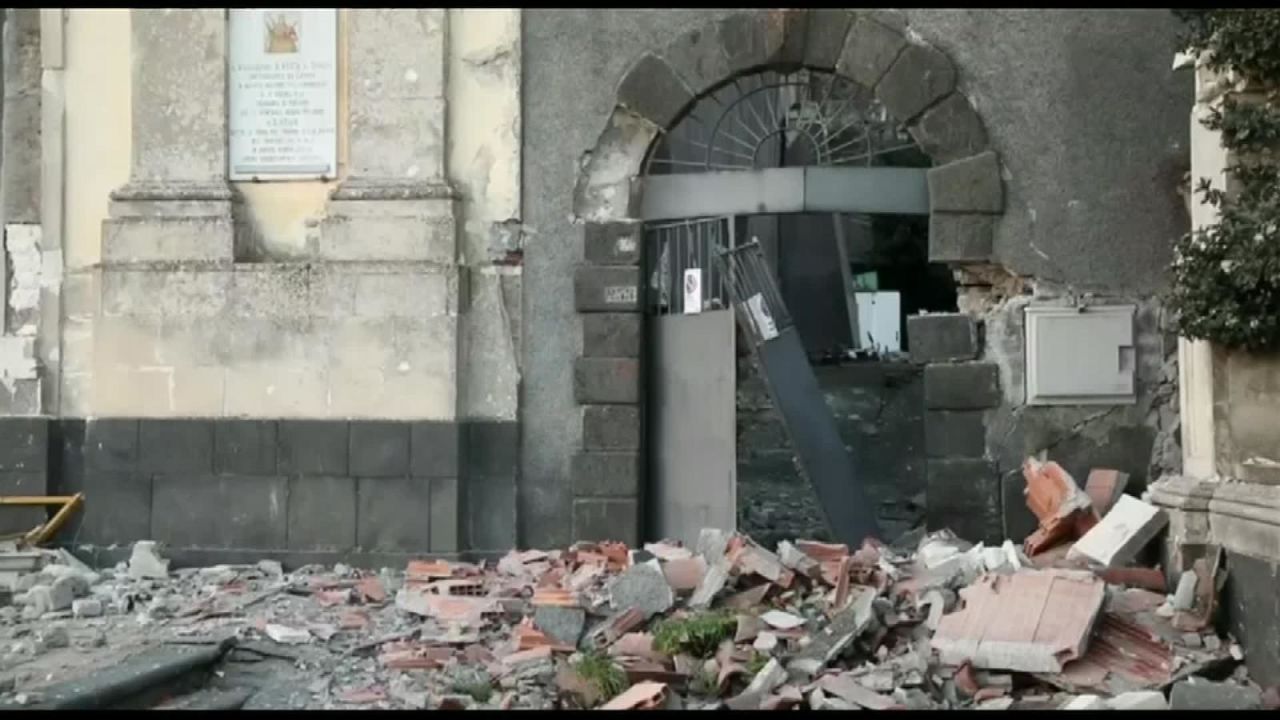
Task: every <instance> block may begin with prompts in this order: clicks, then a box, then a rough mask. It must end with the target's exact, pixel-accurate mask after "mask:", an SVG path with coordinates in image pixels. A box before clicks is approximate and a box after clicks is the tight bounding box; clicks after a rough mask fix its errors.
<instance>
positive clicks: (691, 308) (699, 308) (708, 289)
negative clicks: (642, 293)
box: [645, 217, 734, 316]
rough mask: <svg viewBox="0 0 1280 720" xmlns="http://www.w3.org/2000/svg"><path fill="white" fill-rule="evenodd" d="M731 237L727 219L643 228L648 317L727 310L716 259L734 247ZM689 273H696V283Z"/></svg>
mask: <svg viewBox="0 0 1280 720" xmlns="http://www.w3.org/2000/svg"><path fill="white" fill-rule="evenodd" d="M733 235H734V233H733V220H732V218H729V217H718V218H699V219H693V220H680V221H676V222H667V223H649V224H647V225H645V257H646V258H647V264H648V269H647V277H648V293H647V300H646V308H647V310H648V313H649V314H650V315H659V316H661V315H694V314H698V313H702V312H708V311H711V310H727V309H729V294H728V292H729V289H728V287H727V286H726V284H725V278H724V274H723V273H722V272H720V269H719V268H718V267H717V264H716V261H715V257H716V253H717V252H720V251H722V250H727V249H732V248H733V247H734V240H733ZM691 270H698V271H700V272H698V273H696V274H695V278H696V280H695V279H693V278H690V273H689V271H691ZM691 282H693V285H692V286H689V284H690V283H691Z"/></svg>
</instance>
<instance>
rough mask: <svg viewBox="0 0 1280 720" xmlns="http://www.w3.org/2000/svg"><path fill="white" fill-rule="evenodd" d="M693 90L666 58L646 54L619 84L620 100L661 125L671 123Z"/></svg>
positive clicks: (640, 114) (686, 103)
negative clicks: (686, 85) (668, 63)
mask: <svg viewBox="0 0 1280 720" xmlns="http://www.w3.org/2000/svg"><path fill="white" fill-rule="evenodd" d="M692 100H693V93H692V92H690V90H689V88H687V87H685V84H684V81H683V80H681V79H680V76H678V75H676V73H675V71H674V70H672V69H671V66H669V65H667V63H666V61H664V60H663V59H661V58H659V57H657V56H655V55H652V54H646V55H645V56H644V57H642V58H640V60H639V62H637V63H636V64H635V65H634V66H632V68H631V70H630V71H628V72H627V75H626V77H624V78H623V79H622V84H621V85H620V86H619V87H618V102H619V103H620V104H621V105H622V106H623V107H625V108H627V109H628V110H631V111H632V112H634V113H636V114H637V115H639V116H641V117H643V118H645V119H647V120H649V121H650V122H652V123H653V124H654V125H657V126H658V127H661V128H665V127H668V126H669V125H671V123H672V121H674V120H675V119H676V116H677V115H678V114H679V113H680V111H681V110H683V109H684V107H685V106H686V105H688V104H689V103H690V102H691V101H692Z"/></svg>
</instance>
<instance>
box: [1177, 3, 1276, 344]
mask: <svg viewBox="0 0 1280 720" xmlns="http://www.w3.org/2000/svg"><path fill="white" fill-rule="evenodd" d="M1174 14H1175V15H1177V16H1178V17H1179V19H1181V20H1182V21H1183V23H1184V30H1185V34H1184V36H1183V38H1182V40H1183V43H1184V45H1183V46H1184V47H1185V48H1187V49H1188V50H1189V51H1190V52H1192V53H1195V54H1198V55H1199V54H1202V55H1203V56H1204V57H1205V65H1206V66H1207V67H1208V68H1209V69H1210V70H1213V71H1215V72H1220V73H1224V72H1227V71H1232V72H1234V73H1235V74H1236V75H1238V76H1239V77H1241V78H1244V79H1247V80H1249V81H1250V83H1251V84H1252V85H1253V86H1254V87H1257V88H1259V90H1260V95H1259V96H1258V97H1256V98H1255V99H1252V100H1249V101H1242V100H1240V99H1238V98H1233V97H1228V98H1226V99H1224V101H1223V102H1222V104H1221V107H1220V108H1217V109H1215V110H1213V111H1212V112H1211V113H1210V114H1209V116H1208V117H1207V118H1206V119H1205V120H1204V121H1203V122H1204V125H1205V127H1207V128H1209V129H1210V130H1215V131H1217V132H1220V133H1221V136H1222V144H1223V147H1225V148H1226V149H1227V150H1229V151H1231V152H1232V153H1234V155H1235V158H1236V160H1235V163H1234V164H1233V165H1231V166H1230V167H1228V168H1227V173H1228V174H1229V176H1230V177H1231V179H1232V181H1233V184H1234V185H1235V186H1236V188H1235V190H1234V191H1233V192H1232V193H1231V194H1228V193H1225V192H1223V191H1222V190H1220V189H1215V188H1213V187H1211V185H1210V182H1209V180H1208V179H1201V180H1200V181H1199V182H1198V183H1197V186H1196V188H1195V192H1196V195H1197V196H1199V198H1200V199H1201V202H1203V203H1207V204H1209V205H1212V206H1213V207H1215V208H1216V209H1217V210H1218V213H1219V222H1218V223H1217V224H1216V225H1213V226H1210V227H1205V228H1201V229H1199V230H1196V231H1193V232H1191V233H1189V234H1187V235H1186V236H1184V237H1183V238H1181V239H1180V240H1179V241H1178V243H1177V244H1176V247H1175V254H1174V262H1173V266H1172V273H1173V279H1172V284H1171V285H1172V288H1171V291H1170V294H1169V305H1170V307H1171V308H1172V310H1173V311H1174V313H1175V315H1176V317H1177V323H1178V330H1179V332H1180V333H1181V334H1182V335H1184V336H1186V337H1190V338H1196V339H1201V340H1209V341H1211V342H1213V343H1215V344H1217V345H1220V346H1222V347H1226V348H1231V349H1243V350H1247V351H1250V352H1265V351H1274V350H1280V167H1277V157H1276V153H1277V151H1278V150H1280V92H1278V91H1280V10H1274V9H1245V10H1238V9H1230V10H1227V9H1209V10H1204V9H1189V10H1175V11H1174Z"/></svg>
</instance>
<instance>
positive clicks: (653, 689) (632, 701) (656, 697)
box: [600, 680, 667, 710]
mask: <svg viewBox="0 0 1280 720" xmlns="http://www.w3.org/2000/svg"><path fill="white" fill-rule="evenodd" d="M666 697H667V686H666V685H665V684H663V683H660V682H654V681H651V680H646V681H644V682H638V683H636V684H635V685H632V686H631V687H629V688H627V689H626V690H624V691H622V694H621V695H618V696H617V697H615V698H614V699H612V700H610V701H609V702H607V703H605V704H604V705H601V706H600V709H601V710H649V709H656V708H658V707H661V706H662V704H663V703H664V702H665V701H666Z"/></svg>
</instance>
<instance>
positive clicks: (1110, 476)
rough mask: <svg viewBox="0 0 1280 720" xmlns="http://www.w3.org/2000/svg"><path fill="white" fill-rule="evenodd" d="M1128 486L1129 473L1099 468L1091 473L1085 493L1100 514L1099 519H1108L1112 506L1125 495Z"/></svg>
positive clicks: (1085, 486)
mask: <svg viewBox="0 0 1280 720" xmlns="http://www.w3.org/2000/svg"><path fill="white" fill-rule="evenodd" d="M1128 484H1129V474H1128V473H1122V472H1120V471H1119V470H1106V469H1102V468H1099V469H1095V470H1092V471H1091V472H1090V473H1089V477H1088V479H1087V480H1085V483H1084V492H1085V494H1086V495H1088V496H1089V501H1090V502H1091V503H1092V504H1093V510H1094V512H1096V513H1098V517H1106V515H1107V513H1108V512H1110V511H1111V508H1112V506H1114V505H1115V504H1116V501H1117V500H1119V499H1120V496H1121V495H1123V494H1124V489H1125V486H1126V485H1128Z"/></svg>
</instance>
